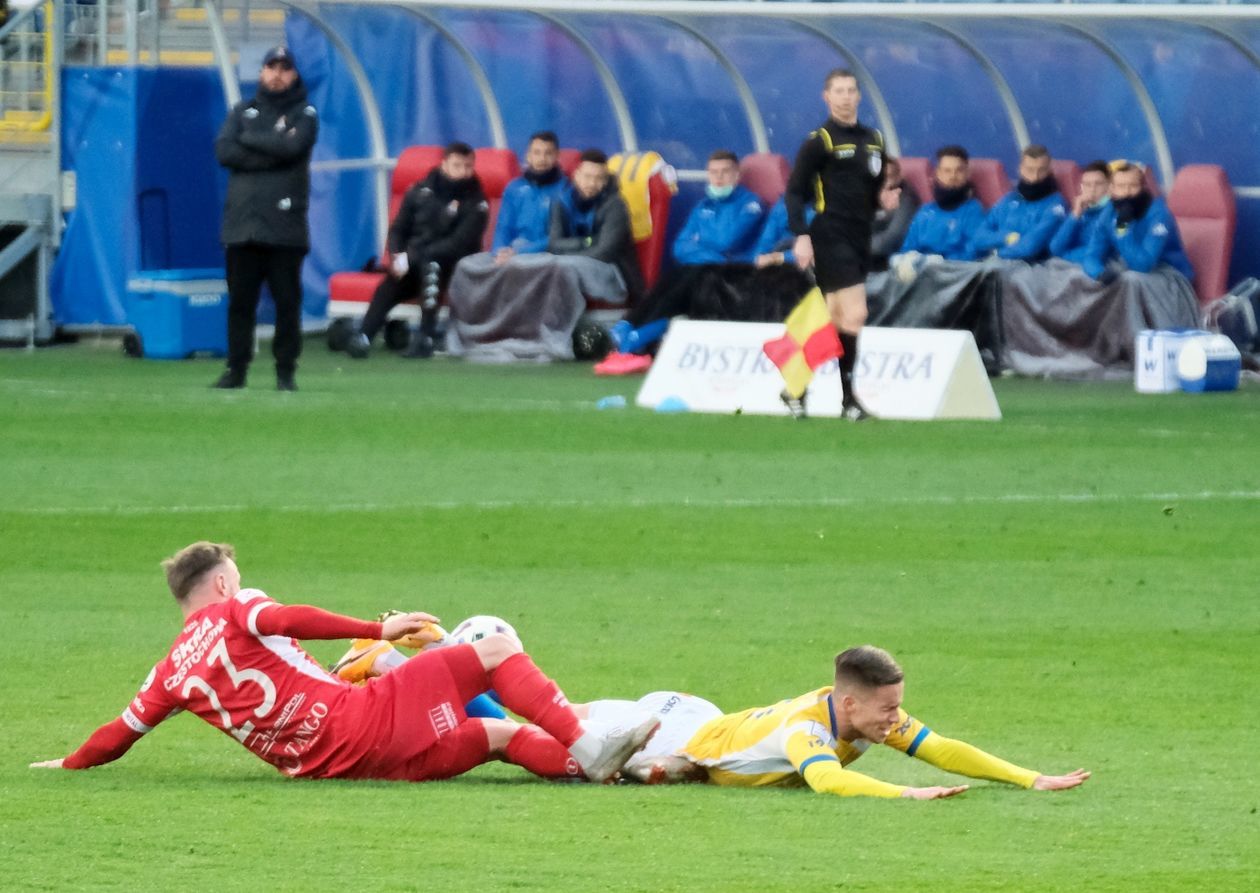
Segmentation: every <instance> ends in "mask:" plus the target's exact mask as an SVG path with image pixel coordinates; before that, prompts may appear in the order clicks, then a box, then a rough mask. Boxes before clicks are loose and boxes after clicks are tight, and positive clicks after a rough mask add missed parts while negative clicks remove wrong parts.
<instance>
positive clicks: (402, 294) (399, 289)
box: [362, 264, 421, 341]
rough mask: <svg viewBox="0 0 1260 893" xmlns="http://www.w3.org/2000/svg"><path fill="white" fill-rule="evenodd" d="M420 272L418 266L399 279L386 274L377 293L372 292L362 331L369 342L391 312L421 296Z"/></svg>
mask: <svg viewBox="0 0 1260 893" xmlns="http://www.w3.org/2000/svg"><path fill="white" fill-rule="evenodd" d="M420 270H421V267H420V265H418V264H417V265H416V266H414V267H412V268H411V269H409V270H407V272H406V273H404V274H403V275H402V276H399V277H398V278H394V276H393V275H392V274H390V273H386V274H385V278H384V279H382V280H381V284H380V285H378V286H376V291H374V292H372V302H371V303H370V304H368V309H367V312H366V313H364V314H363V326H362V331H363V334H364V335H367V336H368V340H369V341H370V340H371V339H372V338H374V337H375V336H376V333H377V332H379V331H380V330H381V327H382V326H384V325H385V320H386V318H387V317H388V316H389V311H391V310H393V309H394V308H395V307H397V306H398V305H399V304H401V303H402V302H403V301H406V300H409V299H410V298H414V297H416V296H418V295H419V294H420V288H421V284H420Z"/></svg>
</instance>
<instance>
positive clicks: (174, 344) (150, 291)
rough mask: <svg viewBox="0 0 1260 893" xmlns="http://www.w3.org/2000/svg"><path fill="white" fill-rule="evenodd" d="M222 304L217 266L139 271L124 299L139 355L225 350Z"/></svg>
mask: <svg viewBox="0 0 1260 893" xmlns="http://www.w3.org/2000/svg"><path fill="white" fill-rule="evenodd" d="M227 306H228V299H227V281H226V280H225V279H224V272H223V269H222V268H209V269H203V270H140V271H138V272H136V273H135V274H133V275H132V277H131V278H130V279H128V280H127V297H126V300H125V301H124V304H123V308H124V309H125V310H126V312H127V323H128V324H129V325H130V326H131V327H132V328H134V329H135V330H136V335H137V337H139V339H140V348H141V350H142V351H143V354H144V356H146V357H151V358H155V359H161V360H181V359H183V358H184V357H188V356H191V355H192V354H195V353H204V354H211V355H213V356H216V357H221V356H224V355H226V354H227Z"/></svg>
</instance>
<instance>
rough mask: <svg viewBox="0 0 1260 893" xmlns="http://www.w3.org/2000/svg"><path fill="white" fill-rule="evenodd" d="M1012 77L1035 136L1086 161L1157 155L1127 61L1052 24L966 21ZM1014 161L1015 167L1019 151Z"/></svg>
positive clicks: (968, 30)
mask: <svg viewBox="0 0 1260 893" xmlns="http://www.w3.org/2000/svg"><path fill="white" fill-rule="evenodd" d="M959 29H960V30H962V31H964V32H965V33H966V34H967V35H968V36H969V37H971V38H972V39H973V41H974V42H975V43H976V44H977V45H978V46H979V47H980V49H981V50H983V51H984V52H985V53H986V54H987V55H988V56H989V57H990V59H992V60H993V63H994V64H995V65H996V66H997V68H998V69H999V70H1000V71H1001V72H1002V74H1003V76H1005V78H1006V80H1007V82H1008V83H1009V84H1010V87H1011V92H1012V93H1014V94H1015V99H1016V101H1017V102H1018V103H1019V106H1020V108H1021V109H1022V110H1023V113H1024V122H1025V124H1026V125H1027V127H1028V136H1029V139H1030V140H1031V141H1032V142H1034V143H1042V144H1044V145H1045V146H1047V147H1048V148H1049V149H1050V152H1051V154H1052V155H1054V156H1056V157H1059V158H1071V159H1074V160H1076V161H1079V162H1081V163H1082V164H1085V163H1088V162H1090V161H1092V160H1094V159H1096V158H1103V159H1112V158H1121V157H1123V158H1132V159H1136V160H1141V161H1144V162H1146V163H1148V164H1149V163H1152V162H1153V161H1154V159H1155V153H1154V144H1153V143H1152V140H1151V133H1150V129H1149V128H1148V127H1147V124H1146V120H1145V119H1144V118H1143V117H1142V111H1141V109H1140V108H1139V107H1138V104H1137V101H1136V100H1135V98H1134V93H1133V90H1132V88H1131V87H1130V86H1129V83H1128V81H1127V80H1126V79H1125V77H1124V74H1123V72H1121V70H1120V69H1119V67H1118V66H1117V65H1116V64H1115V62H1113V61H1112V60H1111V59H1109V58H1108V57H1107V56H1106V54H1105V53H1103V51H1102V50H1101V49H1099V48H1098V47H1097V46H1095V45H1094V44H1093V43H1091V42H1090V41H1089V40H1087V39H1086V38H1084V37H1082V36H1080V35H1077V34H1073V33H1072V32H1070V31H1068V30H1057V29H1055V28H1054V26H1051V25H1048V24H1045V23H1032V22H1018V21H1010V22H995V21H989V20H986V21H965V22H960V23H959ZM1004 160H1005V161H1006V164H1007V167H1008V168H1010V169H1011V170H1013V169H1014V167H1013V165H1014V162H1015V161H1016V160H1017V159H1016V157H1015V156H1014V155H1012V156H1011V157H1010V158H1008V159H1004Z"/></svg>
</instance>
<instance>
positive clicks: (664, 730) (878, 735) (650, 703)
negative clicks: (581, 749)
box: [587, 645, 1090, 800]
mask: <svg viewBox="0 0 1260 893" xmlns="http://www.w3.org/2000/svg"><path fill="white" fill-rule="evenodd" d="M904 691H905V683H904V681H903V674H902V670H901V667H900V666H898V665H897V662H896V661H895V660H893V658H892V655H890V654H889V653H888V652H887V651H884V650H883V649H881V648H875V647H873V646H871V645H863V646H861V647H859V648H850V649H849V650H847V651H844V652H842V653H841V654H839V655H838V656H837V657H836V674H835V682H834V684H833V685H831V686H827V687H825V688H820V689H818V690H816V691H811V692H807V693H806V694H803V695H801V696H800V697H798V698H793V699H790V700H785V701H780V702H779V703H777V704H773V705H771V706H769V707H760V708H752V709H750V710H744V711H742V712H740V713H727V714H718V711H717V708H716V707H714V706H713V705H712V704H709V703H708V702H707V701H704V700H703V699H700V698H695V697H694V696H691V695H683V694H680V693H671V692H665V693H661V692H657V693H654V694H652V695H648V696H647V697H645V698H644V699H642V701H640V702H639V703H638V709H639V710H647V711H649V712H655V713H657V714H658V715H659V717H660V719H661V722H662V724H661V729H660V732H659V733H658V734H657V736H656V741H659V742H660V744H657V745H656V746H653V744H651V743H650V744H649V745H648V747H647V748H646V749H645V751H644V752H643V753H642V754H637V755H636V756H635V758H634V759H633V760H632V761H631V762H630V763H628V764H627V766H626V768H625V769H624V770H623V775H629V776H631V777H634V778H637V779H638V780H640V781H647V782H650V783H660V782H670V781H686V780H694V779H696V777H697V776H699V778H700V780H703V779H704V777H705V776H706V775H707V780H708V781H710V782H712V783H714V784H719V785H731V786H737V787H760V786H777V787H803V786H806V785H808V786H809V787H810V788H813V789H814V790H815V791H818V792H820V793H826V794H838V795H840V796H845V797H852V796H868V797H906V798H910V799H915V800H934V799H938V798H941V797H952V796H954V795H956V794H961V793H962V792H963V791H965V790H967V787H968V786H967V785H957V786H944V787H927V788H913V787H904V786H901V785H896V784H889V783H887V782H884V781H878V780H877V779H874V778H871V777H870V776H867V775H862V774H860V773H858V772H854V771H852V770H850V769H849V768H847V767H848V766H849V764H850V763H852V762H853V761H854V760H856V759H857V758H858V757H860V756H861V755H862V754H863V753H865V752H866V749H867V748H868V747H869V746H870V745H871V744H886V745H888V746H889V747H892V748H895V749H896V750H900V751H901V752H902V753H905V754H906V755H907V756H912V757H917V758H918V759H920V760H923V761H925V762H927V763H931V764H932V765H933V766H936V767H937V768H940V769H944V770H945V771H947V772H953V773H957V774H959V775H966V776H970V777H971V778H984V779H991V780H993V781H1002V782H1006V783H1008V784H1014V785H1019V786H1020V787H1023V788H1032V789H1035V790H1042V791H1057V790H1064V789H1066V788H1074V787H1076V786H1077V785H1079V784H1081V783H1082V782H1084V781H1085V779H1087V778H1089V775H1090V774H1089V773H1088V772H1086V771H1085V770H1084V769H1077V770H1076V771H1075V772H1069V773H1067V774H1066V775H1043V774H1041V773H1039V772H1036V771H1034V770H1032V769H1024V768H1021V767H1019V766H1016V765H1014V764H1012V763H1008V762H1006V761H1005V760H1002V759H999V758H997V757H995V756H992V755H991V754H987V753H985V752H984V751H982V750H980V749H978V748H976V747H972V746H971V745H970V744H966V743H964V742H962V741H956V740H954V739H951V738H946V737H944V736H942V735H938V734H936V733H935V732H933V731H932V730H930V729H929V728H928V727H927V726H925V725H923V723H921V722H919V721H918V720H917V719H915V718H913V717H912V716H910V715H908V714H907V713H906V712H905V711H904V710H902V709H901V700H902V695H903V693H904ZM671 696H672V697H671ZM629 703H630V702H624V701H622V702H598V701H597V702H593V703H592V704H591V705H589V706H588V708H587V709H588V710H589V711H590V714H589V715H590V716H591V718H596V717H598V718H600V719H608V720H611V719H614V718H615V717H614V715H613V712H614V710H615V709H616V708H613V707H612V705H627V704H629ZM601 704H603V705H609V706H608V707H607V708H605V707H601ZM662 708H668V709H662ZM620 709H625V708H624V707H622V708H620ZM605 712H606V713H607V714H608V715H607V716H605V715H602V714H603V713H605ZM715 714H716V715H715ZM680 740H685V743H684V744H682V745H681V746H680V745H678V744H677V742H678V741H680ZM663 746H667V747H669V748H670V750H668V751H663V750H662V747H663Z"/></svg>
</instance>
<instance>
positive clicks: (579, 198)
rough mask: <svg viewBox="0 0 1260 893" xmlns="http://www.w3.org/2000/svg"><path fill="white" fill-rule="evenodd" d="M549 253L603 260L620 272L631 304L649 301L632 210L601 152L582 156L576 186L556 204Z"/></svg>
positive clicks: (576, 175) (576, 174)
mask: <svg viewBox="0 0 1260 893" xmlns="http://www.w3.org/2000/svg"><path fill="white" fill-rule="evenodd" d="M547 251H549V252H550V253H552V254H559V255H568V256H574V257H587V258H590V259H592V260H597V261H602V262H603V263H605V264H608V265H609V266H611V267H613V268H615V270H616V272H617V274H618V275H619V276H620V278H621V280H622V283H623V284H624V286H625V292H626V299H627V301H628V302H629V303H630V304H634V303H635V302H637V301H638V300H640V299H641V298H642V297H643V292H644V284H643V273H642V272H641V271H640V270H639V256H638V254H637V253H636V251H635V247H634V236H633V234H632V232H631V229H630V212H629V210H628V209H627V208H626V201H625V199H623V198H622V197H621V191H620V189H619V188H618V185H617V181H616V180H615V179H613V177H612V174H611V173H610V172H609V170H608V156H607V155H605V154H604V153H603V152H601V151H600V150H599V149H587V150H586V151H585V152H583V153H582V160H581V163H579V164H578V166H577V170H575V171H574V172H573V184H572V186H571V187H570V188H569V189H567V190H565V191H564V192H563V193H561V194H560V197H559V198H558V199H557V200H556V201H554V202H552V203H551V226H550V230H549V235H548V239H547Z"/></svg>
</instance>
